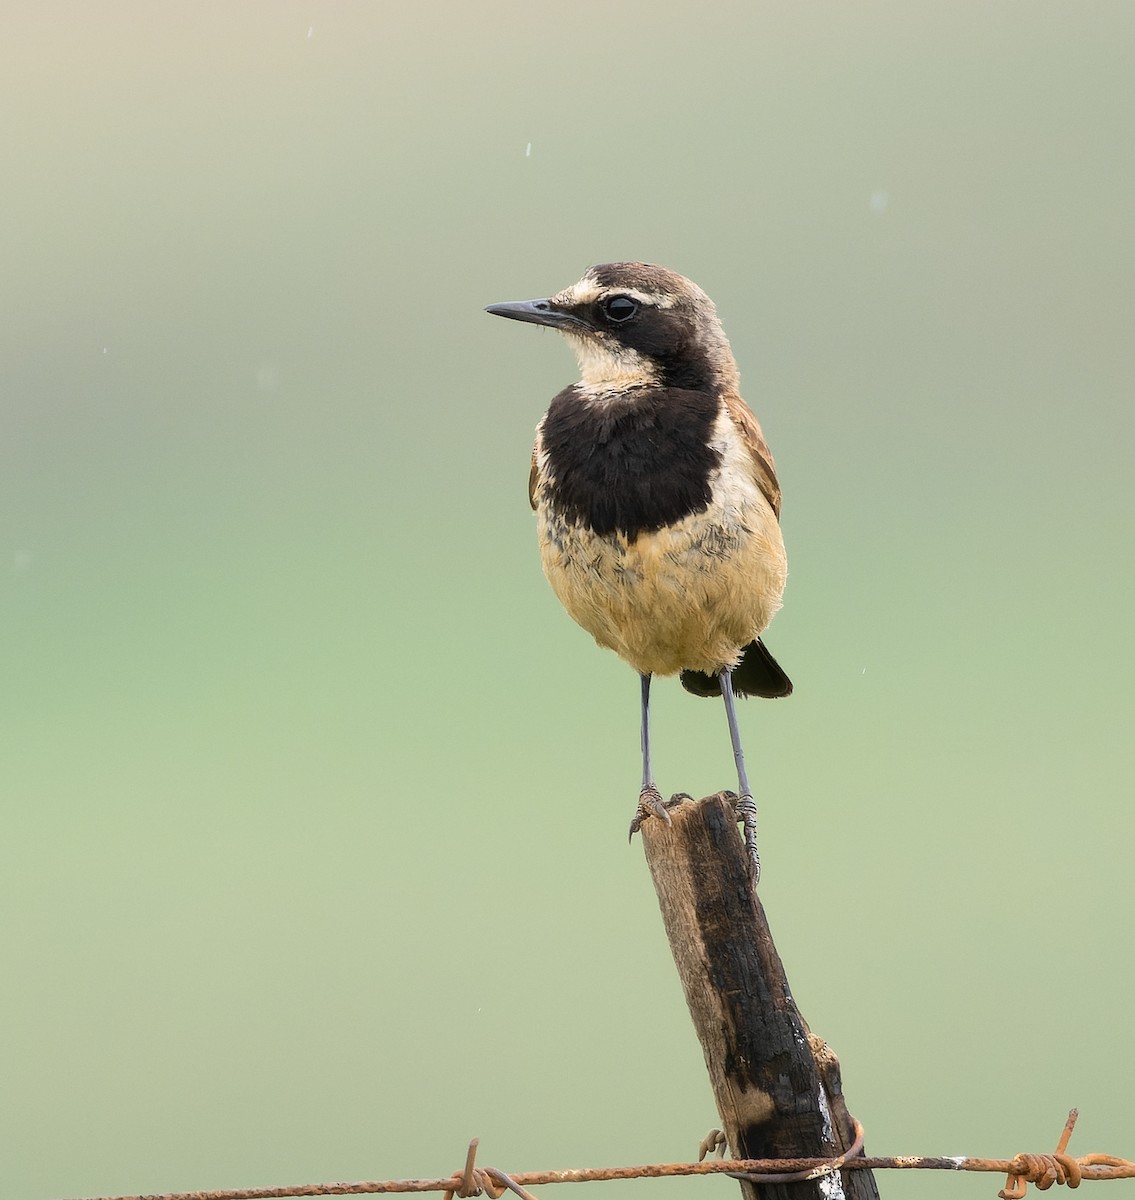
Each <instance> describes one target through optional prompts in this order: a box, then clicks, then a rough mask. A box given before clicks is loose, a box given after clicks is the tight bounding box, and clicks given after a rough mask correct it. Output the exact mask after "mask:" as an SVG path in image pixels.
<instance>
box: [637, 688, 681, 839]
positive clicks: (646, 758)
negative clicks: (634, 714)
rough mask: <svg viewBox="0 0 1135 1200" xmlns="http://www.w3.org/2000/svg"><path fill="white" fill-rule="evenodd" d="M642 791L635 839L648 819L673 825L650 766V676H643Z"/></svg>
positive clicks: (639, 796)
mask: <svg viewBox="0 0 1135 1200" xmlns="http://www.w3.org/2000/svg"><path fill="white" fill-rule="evenodd" d="M640 678H641V679H642V791H640V792H639V794H638V808H637V809H635V815H634V820H633V821H632V822H631V832H630V836H631V837H634V835H635V834H636V833H638V831H639V830H640V829H641V828H642V823H643V821H645V820H646V818H647V817H660V818H661V819H662V820H663V821H665V822H666V824H667V825H669V824H671V821H670V814H669V813H668V812H667V811H666V805H665V804H664V803H663V801H662V794H661V792H659V790H658V788H656V787H655V786H654V768H653V767H652V766H651V765H650V676H649V675H642V676H640Z"/></svg>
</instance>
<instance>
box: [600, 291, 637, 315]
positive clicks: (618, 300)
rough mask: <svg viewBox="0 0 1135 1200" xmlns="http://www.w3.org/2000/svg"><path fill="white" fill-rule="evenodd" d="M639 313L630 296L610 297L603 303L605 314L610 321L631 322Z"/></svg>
mask: <svg viewBox="0 0 1135 1200" xmlns="http://www.w3.org/2000/svg"><path fill="white" fill-rule="evenodd" d="M636 312H638V305H637V304H636V303H635V302H634V301H633V300H632V299H631V298H630V296H609V297H608V298H607V299H606V300H604V301H603V313H604V315H605V316H606V317H607V320H608V321H629V320H630V319H631V317H633V316H634V315H635V313H636Z"/></svg>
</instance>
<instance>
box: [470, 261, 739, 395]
mask: <svg viewBox="0 0 1135 1200" xmlns="http://www.w3.org/2000/svg"><path fill="white" fill-rule="evenodd" d="M485 311H486V312H490V313H492V314H494V316H498V317H509V318H511V319H512V320H514V321H528V322H530V323H532V324H534V325H547V326H550V327H551V328H552V329H558V330H559V331H560V332H561V333H562V334H563V335H564V337H566V338H567V340H568V342H569V344H570V345H571V348H572V349H573V350H574V351H575V356H576V358H577V359H578V360H579V370H580V374H581V375H582V377H583V385H584V387H585V388H586V389H588V390H589V391H591V392H594V393H605V392H612V391H622V390H625V389H627V388H632V387H645V386H651V385H654V386H663V387H677V388H689V389H691V390H694V391H719V390H726V389H728V390H735V389H736V387H737V366H736V363H735V362H734V360H733V354H732V352H731V350H730V349H729V342H728V339H727V338H726V337H725V332H724V330H723V329H722V328H721V322H720V321H719V320H718V319H717V310H716V309H715V308H714V306H713V301H712V300H710V298H709V297H708V296H707V295H706V294H705V292H703V291H702V290H701V288H699V287H698V286H697V284H695V283H691V282H690V280H688V279H686V278H684V277H683V276H681V275H678V274H676V273H675V272H673V271H668V270H667V269H666V268H665V267H656V266H653V265H652V264H650V263H638V262H619V263H603V264H602V265H600V266H597V267H591V268H589V269H588V271H587V273H586V274H585V275H584V276H583V278H582V279H581V280H580V281H579V282H578V283H573V284H572V285H571V287H568V288H565V289H564V290H563V291H562V292H557V293H556V295H554V296H549V297H548V298H547V299H545V300H518V301H513V302H511V303H508V304H491V305H489V307H488V308H487V309H486V310H485Z"/></svg>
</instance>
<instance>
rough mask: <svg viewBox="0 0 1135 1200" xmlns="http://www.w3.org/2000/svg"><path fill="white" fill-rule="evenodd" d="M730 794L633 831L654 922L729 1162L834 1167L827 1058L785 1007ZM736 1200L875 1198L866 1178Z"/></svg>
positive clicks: (837, 1090) (838, 1143)
mask: <svg viewBox="0 0 1135 1200" xmlns="http://www.w3.org/2000/svg"><path fill="white" fill-rule="evenodd" d="M733 804H734V798H733V796H732V794H731V793H726V792H720V793H718V794H717V795H715V796H707V797H706V798H705V799H704V800H698V801H693V800H683V801H681V802H680V803H678V804H677V805H675V806H674V807H673V808H671V809H670V817H671V820H672V822H673V824H672V825H670V826H666V825H665V824H663V822H662V821H659V820H649V821H646V822H645V823H644V824H643V826H642V840H643V846H644V847H645V850H646V861H647V863H648V864H649V866H650V874H651V876H652V877H653V879H654V888H655V891H656V892H657V893H658V903H659V906H660V908H661V910H662V921H663V924H664V925H665V927H666V936H667V937H668V938H669V940H670V949H671V951H672V953H673V955H674V963H675V965H676V966H677V968H678V974H679V976H680V977H681V980H682V987H683V989H684V991H685V993H686V1003H687V1004H688V1005H689V1009H690V1016H691V1017H692V1018H693V1022H694V1028H695V1029H696V1031H697V1035H698V1038H699V1040H700V1041H701V1044H702V1050H703V1052H704V1054H705V1062H706V1067H707V1068H708V1069H709V1076H710V1081H711V1083H712V1086H713V1094H714V1099H715V1100H716V1101H717V1110H718V1112H719V1113H720V1115H721V1125H722V1128H723V1129H724V1131H725V1136H726V1138H727V1139H728V1142H729V1149H730V1151H731V1154H732V1156H733V1157H734V1158H812V1157H819V1158H824V1157H830V1158H834V1157H836V1156H837V1155H839V1154H840V1153H842V1152H843V1151H844V1150H846V1149H847V1148H848V1147H849V1146H851V1144H852V1142H853V1141H854V1137H855V1133H854V1128H853V1122H852V1120H851V1117H850V1115H849V1114H848V1110H847V1105H846V1103H845V1102H844V1099H843V1091H842V1088H841V1084H840V1074H839V1060H838V1059H837V1058H836V1056H835V1055H834V1054H833V1053H832V1051H831V1050H830V1049H829V1048H828V1046H827V1045H826V1043H824V1042H823V1041H822V1040H821V1039H819V1038H817V1037H814V1036H813V1035H812V1034H811V1033H810V1032H809V1030H808V1026H807V1025H806V1024H805V1022H804V1019H803V1018H802V1017H801V1016H800V1013H799V1011H798V1010H797V1008H796V1002H795V1001H794V1000H793V999H792V993H791V991H790V990H789V987H788V980H787V978H786V977H785V974H784V966H783V964H782V963H781V961H780V955H779V954H777V952H776V946H775V945H774V944H773V940H772V934H771V933H770V932H769V928H768V922H767V921H766V919H765V913H764V908H763V907H762V905H761V902H760V900H759V899H758V898H757V896H756V895H755V894H754V892H753V889H752V886H751V884H750V882H749V876H748V869H747V860H746V856H745V851H744V845H743V842H742V840H741V837H740V834H739V832H738V829H737V820H736V817H735V816H734V810H733ZM741 1186H742V1192H743V1194H744V1195H745V1197H746V1200H756V1198H757V1197H758V1196H759V1198H760V1200H838V1198H839V1197H844V1198H846V1200H878V1195H879V1193H878V1190H877V1189H876V1187H875V1180H874V1177H873V1175H872V1174H871V1172H869V1171H845V1172H842V1173H840V1174H838V1175H837V1174H833V1175H830V1176H828V1177H826V1178H824V1179H819V1180H810V1181H808V1182H804V1183H773V1184H760V1185H759V1187H758V1185H755V1184H752V1183H749V1182H743V1183H742V1185H741Z"/></svg>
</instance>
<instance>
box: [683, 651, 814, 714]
mask: <svg viewBox="0 0 1135 1200" xmlns="http://www.w3.org/2000/svg"><path fill="white" fill-rule="evenodd" d="M682 687H684V688H685V689H686V691H687V692H693V694H694V695H695V696H720V695H721V684H720V683H718V681H717V676H716V675H708V674H706V672H705V671H683V672H682ZM733 693H734V695H736V696H764V697H765V698H766V699H769V700H775V699H776V698H777V697H779V696H791V695H792V680H791V679H789V678H788V676H787V675H785V673H784V672H783V671H782V670H781V669H780V664H779V663H778V662H777V661H776V659H775V658H773V656H772V655H771V654H770V653H769V652H768V650H767V648H766V647H765V644H764V642H762V641H761V639H760V638H757V640H756V641H755V642H750V643H749V644H748V645H747V646H746V647H745V649H744V650H743V651H742V652H741V661H740V662H739V663H738V664H737V666H736V667H735V668H734V671H733Z"/></svg>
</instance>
